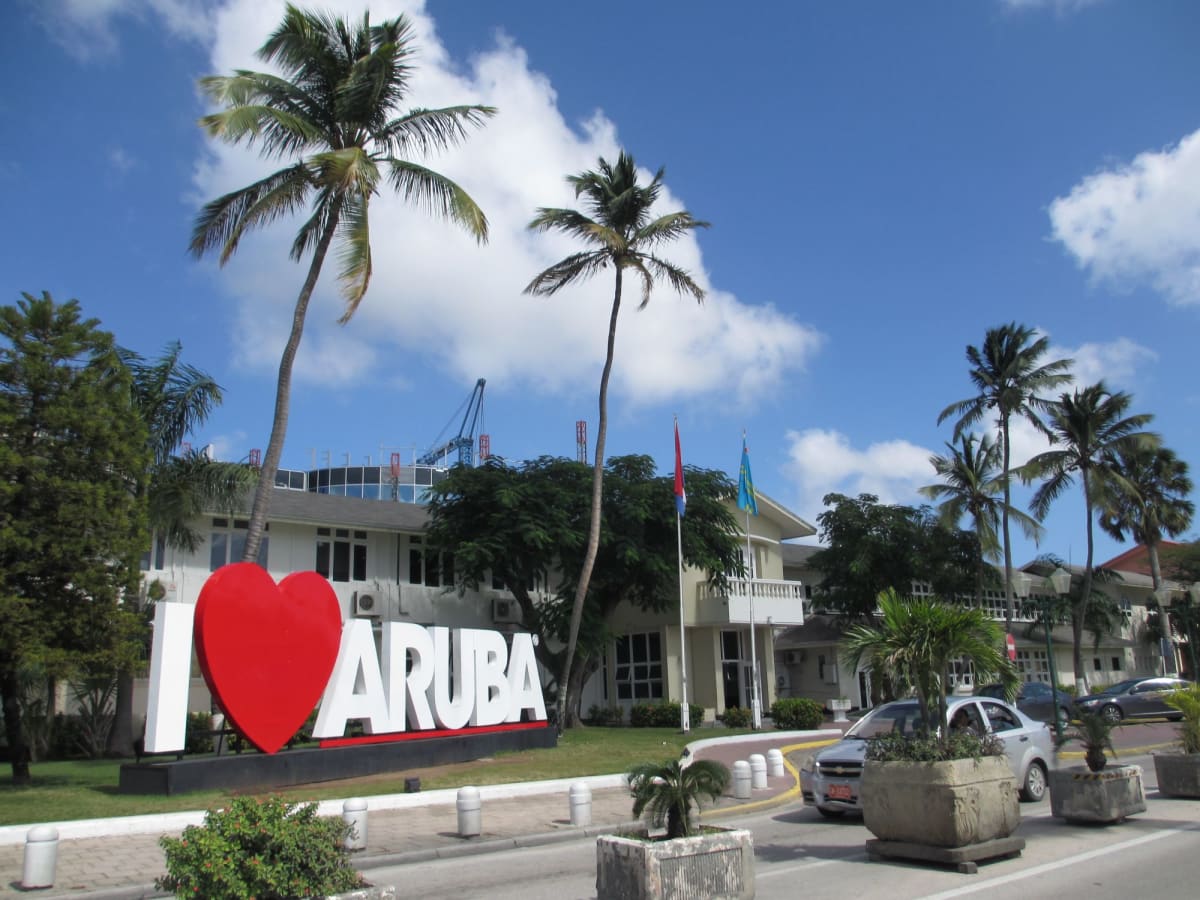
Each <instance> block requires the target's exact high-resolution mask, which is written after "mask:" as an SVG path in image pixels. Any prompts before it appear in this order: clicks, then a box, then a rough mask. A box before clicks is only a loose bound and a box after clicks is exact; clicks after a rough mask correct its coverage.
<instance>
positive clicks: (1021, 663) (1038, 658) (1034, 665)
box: [1017, 650, 1050, 684]
mask: <svg viewBox="0 0 1200 900" xmlns="http://www.w3.org/2000/svg"><path fill="white" fill-rule="evenodd" d="M1017 671H1018V672H1019V673H1020V676H1021V680H1022V681H1040V682H1043V683H1044V684H1049V683H1050V667H1049V666H1048V665H1047V664H1046V651H1045V650H1018V651H1017Z"/></svg>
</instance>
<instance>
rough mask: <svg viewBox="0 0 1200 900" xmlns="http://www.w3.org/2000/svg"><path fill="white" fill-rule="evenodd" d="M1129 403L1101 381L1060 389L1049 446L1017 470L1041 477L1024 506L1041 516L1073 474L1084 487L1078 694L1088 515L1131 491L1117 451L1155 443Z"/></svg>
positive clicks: (1076, 616) (1088, 570) (1076, 612)
mask: <svg viewBox="0 0 1200 900" xmlns="http://www.w3.org/2000/svg"><path fill="white" fill-rule="evenodd" d="M1132 402H1133V398H1132V397H1130V395H1129V394H1127V393H1125V392H1123V391H1118V392H1116V393H1112V392H1110V391H1109V390H1108V388H1106V387H1105V386H1104V382H1103V381H1100V382H1097V383H1096V384H1093V385H1090V386H1088V387H1085V388H1076V389H1075V391H1073V392H1072V393H1069V394H1066V393H1064V394H1063V395H1062V396H1061V397H1060V398H1059V399H1058V400H1057V401H1056V402H1054V403H1053V404H1052V405H1051V406H1050V410H1049V416H1048V425H1049V428H1050V434H1051V439H1052V442H1053V443H1052V446H1051V449H1049V450H1047V451H1045V452H1044V453H1039V454H1038V455H1037V456H1035V457H1033V459H1031V460H1029V462H1028V463H1026V464H1025V466H1023V467H1022V469H1021V478H1022V480H1024V481H1025V482H1026V483H1029V482H1031V481H1033V480H1035V479H1038V478H1044V479H1045V480H1044V481H1043V482H1042V484H1041V485H1040V486H1039V487H1038V489H1037V490H1036V491H1035V492H1034V495H1033V499H1032V500H1031V501H1030V504H1029V505H1030V509H1032V510H1033V512H1034V515H1036V516H1037V517H1038V518H1042V517H1044V516H1045V515H1046V512H1047V511H1048V510H1049V508H1050V504H1051V503H1053V502H1054V500H1056V499H1057V498H1058V497H1059V496H1060V495H1061V494H1062V493H1063V491H1065V490H1066V489H1067V488H1068V487H1069V486H1070V485H1071V484H1073V483H1074V480H1075V476H1076V475H1078V476H1079V481H1080V483H1081V485H1082V487H1083V501H1084V506H1085V508H1086V511H1087V561H1086V563H1085V564H1084V569H1083V586H1082V588H1081V589H1080V593H1079V597H1078V599H1077V600H1076V603H1075V605H1074V609H1073V611H1072V616H1071V630H1072V635H1073V639H1074V664H1075V685H1076V689H1077V690H1078V691H1079V694H1080V696H1082V695H1083V694H1085V693H1086V692H1087V681H1086V677H1085V675H1084V669H1083V625H1084V620H1085V619H1086V618H1087V607H1088V601H1089V599H1090V597H1091V593H1092V579H1093V571H1092V557H1093V549H1094V528H1093V524H1092V523H1093V519H1094V518H1095V514H1096V511H1097V509H1099V508H1102V506H1101V504H1102V502H1103V501H1104V499H1105V498H1108V497H1112V496H1115V495H1117V494H1119V493H1126V494H1131V493H1132V492H1133V488H1132V486H1131V485H1130V483H1129V482H1128V481H1127V480H1126V478H1125V477H1124V476H1123V475H1122V474H1121V472H1120V469H1119V467H1118V465H1117V459H1118V458H1119V454H1120V453H1122V452H1132V451H1135V450H1137V449H1138V448H1139V447H1141V448H1147V447H1149V448H1153V447H1157V446H1158V436H1157V435H1155V434H1153V433H1151V432H1148V431H1144V430H1143V426H1145V425H1147V424H1148V423H1149V422H1150V421H1151V420H1152V419H1153V418H1154V417H1153V416H1151V415H1149V414H1145V413H1143V414H1138V415H1128V414H1127V413H1128V411H1129V405H1130V403H1132Z"/></svg>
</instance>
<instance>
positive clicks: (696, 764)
mask: <svg viewBox="0 0 1200 900" xmlns="http://www.w3.org/2000/svg"><path fill="white" fill-rule="evenodd" d="M728 784H729V769H727V768H726V767H725V765H724V763H719V762H717V761H716V760H712V759H697V760H694V761H693V762H692V763H690V764H689V765H686V766H685V765H681V764H680V762H679V760H677V759H673V760H669V761H668V762H665V763H642V764H641V765H640V766H635V767H634V768H633V769H632V770H631V771H630V773H629V790H630V792H631V793H632V794H633V815H634V817H635V818H640V817H641V815H642V813H645V814H646V819H647V820H648V821H649V823H650V826H651V827H652V828H661V827H663V825H666V826H667V838H668V839H671V838H680V837H690V836H691V835H693V834H695V832H696V829H695V826H694V825H693V824H692V810H693V808H695V809H696V810H697V811H699V807H700V801H701V799H702V798H704V797H707V798H708V799H709V800H714V801H715V800H717V799H719V798H720V796H721V794H722V793H723V792H724V790H725V787H726V786H727V785H728Z"/></svg>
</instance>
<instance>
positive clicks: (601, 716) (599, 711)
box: [587, 703, 625, 728]
mask: <svg viewBox="0 0 1200 900" xmlns="http://www.w3.org/2000/svg"><path fill="white" fill-rule="evenodd" d="M587 721H588V724H589V725H599V726H607V727H610V728H611V727H615V726H617V725H623V724H624V723H625V711H624V710H623V709H621V707H619V706H601V705H600V704H598V703H593V704H592V705H591V706H590V707H589V708H588V714H587Z"/></svg>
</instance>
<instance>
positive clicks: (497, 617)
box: [492, 597, 521, 623]
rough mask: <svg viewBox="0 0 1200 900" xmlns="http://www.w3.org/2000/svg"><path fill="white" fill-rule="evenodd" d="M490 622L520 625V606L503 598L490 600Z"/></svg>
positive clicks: (514, 601)
mask: <svg viewBox="0 0 1200 900" xmlns="http://www.w3.org/2000/svg"><path fill="white" fill-rule="evenodd" d="M492 621H493V622H516V623H520V621H521V605H520V604H519V603H517V601H516V600H509V599H506V598H503V597H496V598H494V599H493V600H492Z"/></svg>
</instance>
